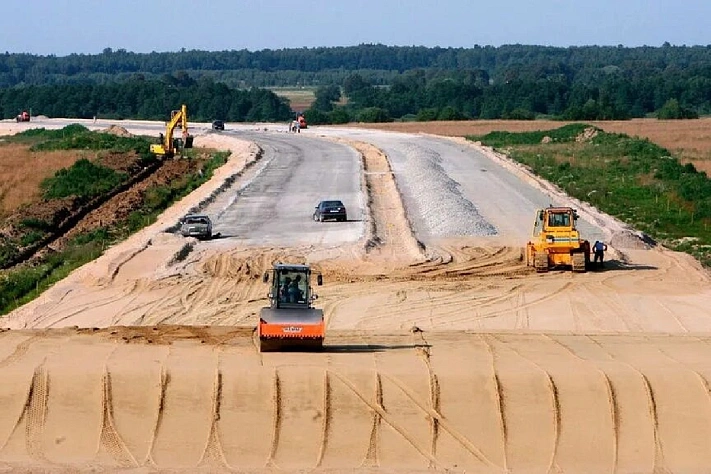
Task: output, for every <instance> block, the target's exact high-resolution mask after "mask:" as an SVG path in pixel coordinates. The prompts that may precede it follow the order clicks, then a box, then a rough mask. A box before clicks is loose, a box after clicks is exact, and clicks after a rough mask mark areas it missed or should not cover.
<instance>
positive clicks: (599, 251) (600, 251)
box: [593, 240, 607, 268]
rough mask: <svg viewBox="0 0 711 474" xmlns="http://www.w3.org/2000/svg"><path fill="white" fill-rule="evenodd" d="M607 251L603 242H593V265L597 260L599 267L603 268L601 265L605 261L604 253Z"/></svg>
mask: <svg viewBox="0 0 711 474" xmlns="http://www.w3.org/2000/svg"><path fill="white" fill-rule="evenodd" d="M606 250H607V244H605V243H604V242H600V241H599V240H596V241H595V245H593V252H594V253H595V260H593V263H597V262H598V259H599V260H600V264H599V267H600V268H602V267H604V266H605V264H604V263H603V261H604V259H605V251H606Z"/></svg>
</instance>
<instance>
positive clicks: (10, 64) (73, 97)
mask: <svg viewBox="0 0 711 474" xmlns="http://www.w3.org/2000/svg"><path fill="white" fill-rule="evenodd" d="M3 78H4V79H3ZM17 80H21V82H20V83H18V82H17ZM3 81H5V84H6V87H4V88H1V89H0V101H1V102H0V113H2V115H3V117H5V118H8V117H13V116H15V115H16V114H17V113H19V111H21V110H24V109H28V108H32V109H33V113H35V114H44V115H48V116H64V117H84V118H87V117H93V116H96V115H98V116H101V117H107V118H129V117H131V118H141V119H160V118H163V117H164V116H165V111H166V110H171V109H172V108H174V107H176V105H175V104H179V103H188V104H190V108H191V116H192V117H193V118H194V119H195V120H210V119H214V118H221V119H223V120H228V121H238V122H241V121H271V120H288V119H290V118H292V112H291V111H290V110H289V105H288V103H287V102H286V101H285V100H284V99H280V98H279V97H278V96H276V95H275V94H273V93H272V92H270V91H268V90H265V87H267V86H269V87H271V86H275V85H291V86H296V85H299V84H302V82H301V81H304V82H309V83H311V84H317V87H316V101H315V103H314V104H313V105H312V106H311V108H310V109H309V110H307V111H306V117H307V120H308V121H309V122H310V123H313V124H318V123H344V122H349V121H363V122H378V121H391V120H463V119H500V118H503V119H533V118H536V117H546V118H553V119H562V120H611V119H615V120H621V119H629V118H635V117H645V116H650V115H653V116H657V117H659V118H694V117H698V116H699V115H704V114H711V46H707V47H703V46H693V47H686V46H671V45H669V44H665V45H663V46H662V47H640V48H624V47H598V46H589V47H570V48H553V47H543V46H523V45H509V46H501V47H489V46H487V47H479V46H476V47H473V48H466V49H465V48H425V47H389V46H383V45H360V46H353V47H339V48H310V49H309V48H302V49H286V50H276V51H272V50H263V51H257V52H249V51H222V52H205V51H181V52H175V53H150V54H139V53H130V52H127V51H125V50H118V51H113V50H110V49H107V50H105V51H104V52H103V53H101V54H98V55H76V54H75V55H70V56H65V57H54V56H33V55H16V54H9V53H6V54H5V55H4V56H3V55H0V86H2V85H3ZM257 83H258V84H261V85H258V84H257ZM265 84H266V85H265Z"/></svg>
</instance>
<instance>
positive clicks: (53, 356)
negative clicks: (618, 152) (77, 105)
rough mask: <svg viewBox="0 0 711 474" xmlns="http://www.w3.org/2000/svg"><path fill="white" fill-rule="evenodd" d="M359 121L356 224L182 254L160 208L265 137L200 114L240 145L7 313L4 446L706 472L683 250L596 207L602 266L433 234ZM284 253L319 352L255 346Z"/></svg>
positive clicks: (247, 463) (708, 367)
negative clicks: (288, 244)
mask: <svg viewBox="0 0 711 474" xmlns="http://www.w3.org/2000/svg"><path fill="white" fill-rule="evenodd" d="M351 143H352V145H353V146H354V147H356V149H358V150H359V151H360V152H361V153H363V155H364V156H363V162H364V170H365V171H366V174H364V176H363V182H364V186H365V187H366V188H367V189H368V190H369V203H370V212H369V215H368V217H367V218H368V219H369V220H370V222H369V223H368V228H369V229H370V230H369V231H368V235H367V236H366V238H365V239H364V240H363V241H362V242H359V243H358V244H356V245H348V246H339V247H334V248H324V247H320V246H306V247H299V248H272V247H245V246H243V245H242V244H241V243H240V241H239V240H238V239H225V240H217V241H213V242H207V243H203V244H198V245H197V246H196V247H195V250H194V251H193V252H192V253H191V254H190V255H189V257H188V258H187V259H186V260H185V261H183V262H179V263H172V259H173V257H174V256H175V253H176V252H177V251H179V250H180V249H181V248H182V246H183V245H184V243H185V240H183V239H182V238H179V237H177V236H173V235H170V234H165V233H163V230H164V229H165V228H167V227H168V226H170V225H172V224H173V223H174V222H175V220H176V219H177V217H178V216H180V215H182V214H183V213H184V212H185V211H186V210H187V209H189V208H191V207H193V206H195V205H196V204H197V203H199V202H200V201H202V200H203V199H205V197H207V196H209V195H210V193H212V192H213V191H214V190H215V189H217V188H218V187H219V186H220V185H221V184H222V183H223V182H224V180H225V179H226V178H227V177H229V176H232V175H233V174H235V173H237V172H238V171H239V170H240V169H241V168H242V167H243V166H244V165H245V163H247V162H249V161H250V160H253V159H254V157H255V156H256V150H255V149H254V148H253V147H252V146H251V145H250V144H248V143H245V142H241V141H239V140H236V139H234V138H230V137H229V136H227V135H222V136H217V135H205V136H199V137H198V138H197V141H196V145H200V146H208V144H209V146H214V147H218V148H220V147H231V149H232V151H233V154H232V157H231V159H230V162H229V163H228V164H227V165H226V166H225V167H223V168H221V169H220V170H219V171H218V173H217V174H216V176H215V178H214V179H213V180H212V181H210V182H209V183H208V184H206V185H205V186H204V187H202V188H201V189H199V190H197V191H196V192H195V193H193V194H191V195H190V196H188V197H187V198H186V199H185V200H183V201H182V202H181V203H179V205H178V206H176V207H174V208H172V209H170V210H169V211H167V212H166V213H165V214H164V215H163V216H161V218H160V219H159V222H158V223H156V224H155V225H154V226H151V227H150V228H146V229H144V231H142V232H141V233H139V234H137V235H136V236H134V237H132V238H131V239H129V240H128V241H127V242H125V243H124V244H122V245H120V246H117V247H115V248H113V249H110V250H109V251H108V252H107V253H106V254H105V255H104V256H103V257H102V258H100V259H99V260H97V261H96V262H93V263H92V264H89V265H86V266H85V267H83V268H81V269H79V270H77V271H76V272H74V273H73V274H72V275H71V276H70V277H69V278H67V279H66V280H64V281H62V282H60V283H58V284H57V285H55V286H54V287H53V288H52V289H50V290H49V291H47V292H45V294H44V295H42V296H41V297H40V298H39V299H38V300H36V301H35V302H33V303H30V304H28V305H26V306H24V307H22V308H20V309H18V310H17V311H15V312H14V313H12V314H11V315H10V316H9V317H8V318H6V320H5V321H3V326H5V327H12V328H13V330H11V331H5V332H2V333H0V342H1V343H0V377H2V380H3V381H4V383H3V384H2V386H1V387H0V399H1V400H3V401H4V406H5V407H6V409H5V410H3V411H2V413H3V414H2V415H0V467H6V468H8V469H13V470H18V469H26V470H32V469H40V468H41V469H49V468H51V469H60V470H62V469H63V470H67V471H72V470H76V469H79V470H92V469H99V470H126V471H128V472H132V471H135V472H150V471H153V470H177V471H183V472H195V471H198V470H201V471H204V472H214V471H230V470H234V471H239V472H284V471H287V472H292V471H298V470H309V471H310V470H313V469H315V470H317V471H318V472H344V471H346V472H350V471H352V470H358V471H359V472H403V473H404V472H425V471H428V472H431V471H432V470H435V471H441V472H444V471H445V470H450V472H467V473H471V472H527V473H528V472H574V473H579V472H703V470H704V469H705V468H706V467H707V466H708V465H709V464H710V463H711V460H710V459H708V457H709V454H708V453H710V452H711V450H709V449H708V448H709V446H708V440H709V439H711V437H710V436H709V435H710V434H711V433H709V432H708V431H709V426H711V404H709V395H708V394H709V386H708V380H709V377H710V376H711V362H709V361H711V357H709V356H710V355H711V354H710V353H709V352H710V351H709V340H710V339H709V338H710V337H711V319H710V318H711V314H710V313H709V311H708V309H707V308H708V307H709V304H710V303H711V291H709V284H708V283H709V281H708V276H707V274H706V273H705V272H704V271H703V270H702V269H700V268H699V266H698V264H697V263H696V262H695V261H693V259H691V258H689V257H688V256H686V255H683V254H678V253H674V252H668V251H665V250H663V249H643V248H635V246H634V245H632V244H631V243H630V242H631V241H630V240H629V239H626V238H622V237H624V236H627V237H629V234H628V229H624V228H622V227H620V226H619V224H618V223H616V222H615V221H614V220H611V219H610V218H609V217H607V216H605V215H602V214H596V215H595V217H596V218H597V219H598V220H599V222H600V225H602V226H603V227H605V228H606V229H607V230H608V232H609V233H610V235H611V236H614V235H618V236H622V237H620V239H619V240H618V242H619V245H618V247H617V248H616V249H615V252H616V253H613V254H612V255H613V256H614V262H612V265H611V268H610V269H609V270H608V271H605V272H590V273H587V274H584V275H572V274H570V273H567V272H551V273H549V274H547V275H537V274H535V273H532V272H531V270H530V269H528V268H526V267H525V266H524V265H523V263H522V261H521V249H520V248H515V247H494V246H491V245H490V241H487V240H486V239H481V238H480V239H471V238H460V239H451V240H443V241H439V242H436V244H434V245H431V246H429V247H427V248H423V247H421V246H420V245H418V243H417V242H416V241H415V240H414V238H413V237H412V233H411V232H410V230H409V227H408V223H407V216H406V215H405V214H404V213H403V211H402V209H403V208H402V202H401V200H400V198H399V195H398V193H397V189H396V182H395V181H394V177H393V175H392V173H390V172H389V170H388V167H387V162H386V161H383V156H382V155H380V154H379V151H378V150H377V149H374V148H373V147H370V146H368V145H367V144H366V143H363V142H358V143H355V142H351ZM491 159H492V160H499V159H502V158H501V157H496V156H492V157H491ZM368 173H370V174H368ZM521 179H522V180H524V181H525V182H528V181H527V180H526V178H524V177H523V176H522V178H521ZM529 185H535V186H539V185H541V186H542V185H544V183H537V182H535V181H534V182H529ZM553 191H554V190H552V192H553ZM582 212H590V213H595V212H596V211H595V210H594V209H583V211H582ZM527 224H528V223H525V225H527ZM276 259H279V260H282V261H309V262H311V263H313V264H314V265H315V266H316V267H317V268H319V269H320V270H321V271H322V272H323V274H324V280H325V284H324V286H323V287H320V288H318V292H319V299H318V303H319V305H320V306H321V307H323V308H324V310H325V313H326V317H327V319H328V326H329V332H328V334H327V338H326V351H325V353H322V354H293V353H286V354H278V353H277V354H259V353H258V352H257V351H256V349H255V344H254V341H253V334H252V329H253V328H254V326H255V324H256V317H257V314H258V310H259V308H260V307H262V306H264V305H265V304H266V298H265V294H266V292H267V288H266V287H265V285H264V284H263V283H262V282H261V278H260V277H261V274H262V272H263V271H264V269H266V268H268V266H269V265H270V264H271V262H272V261H274V260H276ZM176 324H177V325H183V326H173V325H176ZM185 325H188V326H185ZM72 326H78V327H81V328H88V329H75V328H72ZM117 326H122V327H117ZM126 326H132V327H126ZM137 326H140V327H137ZM205 326H212V327H205ZM49 327H53V328H60V327H63V329H38V328H49ZM92 327H96V328H105V329H91V328H92ZM15 329H20V330H15Z"/></svg>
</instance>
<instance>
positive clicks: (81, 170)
mask: <svg viewBox="0 0 711 474" xmlns="http://www.w3.org/2000/svg"><path fill="white" fill-rule="evenodd" d="M126 178H127V175H126V174H125V173H119V172H117V171H115V170H112V169H110V168H106V167H104V166H100V165H96V164H94V163H92V162H91V161H89V160H87V159H85V158H82V159H80V160H78V161H77V162H76V163H74V164H73V165H72V166H71V167H70V168H63V169H61V170H59V171H57V172H56V173H55V175H54V176H53V177H51V178H47V179H45V180H44V181H42V184H41V185H40V186H41V188H42V189H43V191H44V197H45V199H58V198H64V197H69V196H76V197H79V198H92V197H94V196H98V195H100V194H104V193H106V192H108V191H111V190H112V189H114V188H116V187H117V186H118V185H119V184H121V183H122V182H123V181H124V180H125V179H126Z"/></svg>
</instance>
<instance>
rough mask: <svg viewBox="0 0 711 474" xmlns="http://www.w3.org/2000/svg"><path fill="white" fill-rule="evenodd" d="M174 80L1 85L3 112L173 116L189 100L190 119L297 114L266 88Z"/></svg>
mask: <svg viewBox="0 0 711 474" xmlns="http://www.w3.org/2000/svg"><path fill="white" fill-rule="evenodd" d="M171 78H172V80H170V81H165V80H163V81H157V80H156V81H143V80H133V81H129V82H125V83H117V84H68V85H53V86H52V85H42V86H29V87H22V88H5V89H0V114H2V117H3V118H12V117H14V116H16V115H17V114H18V112H19V111H22V110H31V111H32V114H33V115H46V116H48V117H67V118H92V117H101V118H109V119H129V118H132V119H141V120H167V119H168V118H169V112H170V111H171V110H173V109H177V108H179V107H180V104H188V110H189V111H188V113H189V119H190V120H195V121H212V120H215V119H221V120H227V121H231V122H257V121H259V122H261V121H285V120H289V119H290V118H292V116H293V112H292V111H291V108H290V107H289V104H288V101H286V100H285V99H283V98H281V97H279V96H277V95H276V94H274V93H273V92H271V91H269V90H266V89H259V88H251V89H249V90H241V89H234V88H230V87H227V86H226V85H225V84H220V83H216V82H212V81H209V80H201V81H194V80H193V79H191V78H189V77H186V76H180V75H178V76H175V77H174V76H171Z"/></svg>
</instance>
